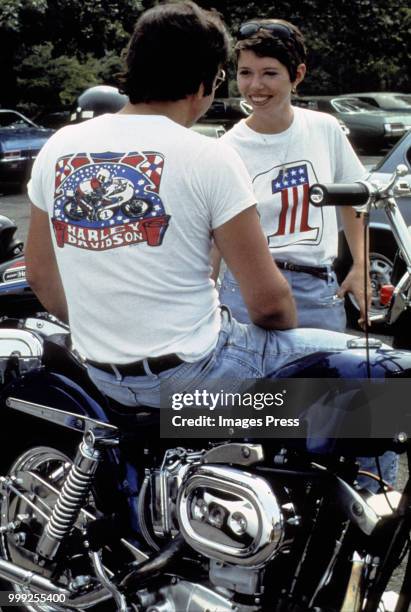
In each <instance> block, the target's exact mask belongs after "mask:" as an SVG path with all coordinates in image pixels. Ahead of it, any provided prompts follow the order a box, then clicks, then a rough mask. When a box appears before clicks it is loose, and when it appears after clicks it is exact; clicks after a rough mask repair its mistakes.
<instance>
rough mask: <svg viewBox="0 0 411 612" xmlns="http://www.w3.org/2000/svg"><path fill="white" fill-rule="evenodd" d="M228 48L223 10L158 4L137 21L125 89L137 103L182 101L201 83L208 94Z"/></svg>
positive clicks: (188, 4)
mask: <svg viewBox="0 0 411 612" xmlns="http://www.w3.org/2000/svg"><path fill="white" fill-rule="evenodd" d="M229 49H230V40H229V37H228V33H227V31H226V29H225V27H224V24H223V22H222V21H221V19H220V17H219V15H218V13H216V12H214V11H206V10H204V9H202V8H200V7H199V6H197V4H195V3H194V2H190V1H189V0H184V1H182V2H170V3H166V4H160V5H157V6H155V7H153V8H151V9H149V10H148V11H146V12H145V13H143V14H142V15H141V17H140V18H139V19H138V21H137V23H136V26H135V29H134V33H133V35H132V37H131V40H130V43H129V45H128V48H127V55H126V71H125V73H124V74H123V75H122V78H121V89H122V91H124V93H126V94H127V95H128V96H129V98H130V102H131V103H132V104H137V103H140V102H153V101H176V100H181V99H183V98H185V97H186V96H188V95H190V94H194V93H196V92H197V91H198V88H199V87H200V85H201V83H203V84H204V89H205V92H204V93H205V95H209V94H210V93H211V91H212V88H213V83H214V79H215V77H216V74H217V72H218V69H219V67H220V65H221V64H224V63H225V62H226V61H227V59H228V56H229Z"/></svg>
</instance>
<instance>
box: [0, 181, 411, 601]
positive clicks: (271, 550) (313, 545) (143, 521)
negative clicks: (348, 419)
mask: <svg viewBox="0 0 411 612" xmlns="http://www.w3.org/2000/svg"><path fill="white" fill-rule="evenodd" d="M351 187H352V186H351ZM321 189H322V191H321ZM369 189H370V188H369V187H368V186H367V185H363V184H362V185H361V186H360V187H358V186H355V189H354V191H355V190H360V191H361V193H362V194H363V193H364V191H365V190H367V192H368V191H369ZM343 191H344V190H343ZM345 191H346V192H347V194H348V191H349V189H348V188H347V189H346V190H345ZM351 191H352V189H351ZM321 193H323V194H324V193H329V191H327V187H326V186H321V187H320V186H317V192H316V191H315V190H314V189H313V193H312V198H313V199H316V198H317V200H319V198H320V195H321ZM338 193H340V192H338V191H336V192H334V197H335V194H337V195H338ZM343 195H344V194H343ZM321 197H322V196H321ZM350 197H351V196H350ZM362 197H364V196H362ZM390 197H391V198H394V196H390ZM342 199H343V198H342ZM351 202H352V198H351ZM363 203H364V202H361V204H363ZM392 218H393V223H394V225H395V226H396V227H400V221H399V217H398V214H393V215H392ZM398 235H399V236H400V233H399V234H398ZM401 238H402V239H403V240H404V243H403V247H402V248H403V250H404V254H408V255H407V256H408V257H410V258H411V245H409V243H408V242H407V238H406V237H405V235H404V236H402V234H401ZM393 295H394V294H393ZM0 355H1V358H0V375H1V381H2V388H1V392H0V406H1V419H2V424H3V427H2V430H1V432H0V445H1V446H0V448H2V449H3V451H2V454H1V458H0V473H2V474H3V475H2V476H0V488H1V493H2V502H1V515H0V578H1V579H2V580H3V581H4V582H3V584H4V585H5V588H8V589H9V591H6V592H5V596H6V597H7V600H8V602H9V603H12V604H13V606H17V607H18V608H20V609H21V610H30V611H32V612H52V611H53V612H54V611H60V610H78V609H80V610H83V609H84V610H86V609H91V610H96V611H102V610H107V611H108V610H120V611H122V612H130V611H138V612H183V611H184V612H206V611H209V612H229V611H230V612H233V611H236V612H260V611H261V612H262V611H264V612H268V611H269V612H273V611H274V612H303V611H307V612H309V611H311V612H336V611H337V610H338V611H341V612H360V611H365V612H377V611H378V612H382V611H383V610H384V607H383V606H384V597H385V595H384V591H385V589H386V586H387V584H388V582H389V580H390V577H391V576H392V573H393V571H394V570H395V568H396V567H397V566H398V564H399V563H400V562H401V561H402V560H403V559H404V558H405V556H406V554H407V553H408V552H409V550H410V528H411V479H408V481H407V483H406V485H405V488H404V490H403V492H402V493H401V494H400V493H399V492H397V491H394V490H391V489H390V487H389V486H385V485H384V483H380V484H381V492H380V493H377V494H370V493H369V492H368V491H367V490H366V489H361V490H359V489H358V487H357V486H356V481H357V477H358V474H359V466H358V464H357V462H356V460H355V457H356V456H358V455H362V456H364V455H369V456H379V455H381V454H382V453H384V452H385V451H386V450H388V449H391V450H394V451H396V452H397V453H406V455H407V458H408V464H409V467H410V464H411V443H410V441H409V438H408V436H407V433H406V432H405V431H403V430H401V429H400V428H399V429H395V432H394V435H392V436H390V437H389V438H378V439H377V438H375V439H369V440H362V439H345V438H341V439H337V436H336V430H333V429H332V427H330V426H328V429H327V428H325V429H323V430H322V434H321V444H319V443H318V434H317V437H316V435H311V434H310V431H307V435H306V437H305V438H303V439H299V440H294V439H264V440H258V439H250V436H248V437H243V438H242V439H240V440H233V439H217V440H210V441H207V440H204V439H187V440H186V443H183V444H182V443H181V442H182V441H181V440H179V443H178V444H177V445H176V444H174V445H173V444H171V443H170V440H168V439H161V438H159V436H158V431H159V430H158V418H159V417H158V412H159V411H158V410H156V409H152V408H147V407H133V408H129V407H126V406H123V405H121V404H118V403H116V402H115V401H113V400H110V399H109V398H107V397H106V396H103V395H102V394H101V393H100V392H99V391H98V390H97V389H96V388H95V387H94V386H93V385H92V383H91V381H90V380H89V378H88V376H87V373H86V371H85V368H84V365H83V364H82V362H81V360H79V359H78V357H77V356H76V355H75V353H73V352H72V351H71V350H70V334H69V329H68V328H67V327H66V326H64V325H63V324H61V323H60V322H59V321H57V320H56V319H54V318H53V317H52V316H50V315H42V316H39V317H35V318H30V317H29V318H26V319H24V320H21V321H19V322H17V323H15V324H14V326H11V325H8V323H7V321H6V320H5V321H3V322H2V325H1V327H0ZM276 376H277V378H278V379H295V380H296V379H298V378H302V379H304V380H309V379H318V378H325V379H327V378H328V379H330V380H331V384H334V382H335V380H340V381H342V380H345V379H352V380H355V379H358V378H364V379H367V378H370V379H372V380H377V381H379V383H380V384H381V383H391V382H393V383H395V382H396V381H404V379H405V380H406V379H408V378H410V377H411V353H409V352H407V351H402V350H398V349H388V348H387V347H385V346H383V345H382V343H381V342H380V341H377V340H372V339H369V338H365V340H364V339H362V338H358V339H356V340H351V341H350V345H349V346H348V347H347V349H346V350H344V351H340V352H335V353H330V352H319V353H313V354H311V355H309V356H306V357H304V358H302V359H299V360H297V361H295V362H293V363H290V364H288V365H286V366H284V367H282V368H280V369H279V370H278V371H277V372H276ZM304 400H305V402H304V410H307V408H309V407H310V405H311V408H312V407H313V405H314V403H315V398H312V397H309V393H308V394H307V396H304ZM404 406H405V408H404V410H405V409H406V408H407V404H405V402H404ZM326 408H327V406H326ZM387 409H389V410H391V407H387ZM327 423H328V420H327ZM328 425H329V423H328ZM11 434H13V441H12V443H11V445H10V444H9V446H8V445H7V443H8V441H9V443H10V436H11ZM183 442H184V441H183ZM6 449H7V450H6ZM368 477H369V478H373V479H377V480H379V481H380V480H381V479H380V477H379V476H375V475H372V474H368ZM410 558H411V555H409V556H408V562H407V566H406V569H405V573H404V580H403V585H402V588H401V591H400V593H399V598H398V603H397V607H396V612H406V611H407V610H408V608H409V605H410V603H411V589H410V585H411V561H410ZM4 603H5V602H4V601H3V602H2V604H4ZM6 603H7V602H6Z"/></svg>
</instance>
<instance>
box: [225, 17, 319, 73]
mask: <svg viewBox="0 0 411 612" xmlns="http://www.w3.org/2000/svg"><path fill="white" fill-rule="evenodd" d="M250 23H253V24H256V25H260V26H261V29H259V30H258V31H257V32H256V33H255V34H253V35H252V36H250V37H248V38H243V39H240V40H239V41H238V42H237V44H236V45H235V48H234V50H235V55H236V58H237V62H238V58H239V56H240V52H241V51H253V53H255V54H256V55H258V57H273V58H275V59H277V60H278V61H279V62H281V63H282V64H284V66H285V67H286V68H287V70H288V73H289V75H290V80H291V81H294V80H295V78H296V76H297V66H298V65H299V64H305V63H306V60H307V49H306V47H305V41H304V36H303V35H302V33H301V31H300V30H299V28H297V26H295V25H293V24H292V23H290V22H289V21H286V20H285V19H251V20H250ZM273 23H274V24H275V23H279V24H282V25H284V26H286V28H287V29H288V30H289V31H290V33H291V35H290V37H289V38H287V39H284V38H283V37H278V36H276V35H275V33H271V32H270V31H269V30H268V29H267V30H265V29H264V25H269V24H273Z"/></svg>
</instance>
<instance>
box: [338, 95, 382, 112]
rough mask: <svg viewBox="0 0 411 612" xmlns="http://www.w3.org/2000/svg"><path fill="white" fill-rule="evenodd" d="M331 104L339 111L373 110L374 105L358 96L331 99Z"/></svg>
mask: <svg viewBox="0 0 411 612" xmlns="http://www.w3.org/2000/svg"><path fill="white" fill-rule="evenodd" d="M331 105H332V106H333V107H334V108H335V110H337V111H339V112H340V113H349V112H356V113H358V112H367V111H374V110H375V107H374V106H372V105H371V104H368V102H364V101H363V100H359V99H358V98H341V99H338V100H331Z"/></svg>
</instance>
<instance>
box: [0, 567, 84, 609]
mask: <svg viewBox="0 0 411 612" xmlns="http://www.w3.org/2000/svg"><path fill="white" fill-rule="evenodd" d="M0 578H3V579H4V580H7V581H8V582H11V583H13V584H18V585H20V586H23V587H29V588H31V589H33V590H34V591H36V592H39V593H44V594H45V595H64V597H65V598H66V599H69V598H70V597H71V596H72V595H73V593H71V591H68V590H67V589H62V588H61V587H59V586H57V585H56V584H54V583H53V582H51V581H50V580H48V579H47V578H43V576H40V574H36V573H35V572H31V571H29V570H25V569H23V568H21V567H19V566H18V565H15V564H14V563H11V562H10V561H6V560H5V559H0Z"/></svg>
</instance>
